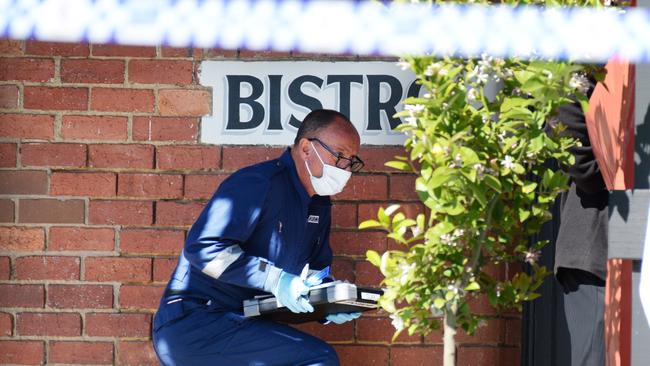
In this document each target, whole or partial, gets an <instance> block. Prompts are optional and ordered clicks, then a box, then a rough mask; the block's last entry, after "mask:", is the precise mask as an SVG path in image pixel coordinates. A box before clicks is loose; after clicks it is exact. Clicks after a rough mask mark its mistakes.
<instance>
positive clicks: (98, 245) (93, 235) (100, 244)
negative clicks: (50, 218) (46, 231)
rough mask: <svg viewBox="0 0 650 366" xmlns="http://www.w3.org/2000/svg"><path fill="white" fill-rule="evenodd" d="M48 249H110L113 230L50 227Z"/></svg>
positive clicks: (111, 248)
mask: <svg viewBox="0 0 650 366" xmlns="http://www.w3.org/2000/svg"><path fill="white" fill-rule="evenodd" d="M49 240H50V241H49V244H48V247H47V249H48V250H53V251H57V250H73V251H94V250H99V251H112V250H113V249H115V230H113V229H108V228H106V229H105V228H89V227H52V228H50V239H49Z"/></svg>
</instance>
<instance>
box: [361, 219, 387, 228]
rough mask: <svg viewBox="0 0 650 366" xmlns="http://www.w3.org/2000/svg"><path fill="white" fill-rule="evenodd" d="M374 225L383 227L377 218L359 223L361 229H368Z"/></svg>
mask: <svg viewBox="0 0 650 366" xmlns="http://www.w3.org/2000/svg"><path fill="white" fill-rule="evenodd" d="M372 227H382V225H381V223H380V222H379V221H377V220H366V221H364V222H362V223H360V224H359V229H368V228H372Z"/></svg>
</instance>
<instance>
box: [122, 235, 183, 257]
mask: <svg viewBox="0 0 650 366" xmlns="http://www.w3.org/2000/svg"><path fill="white" fill-rule="evenodd" d="M184 241H185V232H184V231H182V230H149V229H126V230H122V232H121V233H120V251H121V252H122V253H125V254H156V255H160V254H163V255H164V254H168V255H178V254H180V252H181V250H182V249H183V242H184Z"/></svg>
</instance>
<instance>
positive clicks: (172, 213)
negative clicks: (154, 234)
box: [156, 201, 205, 226]
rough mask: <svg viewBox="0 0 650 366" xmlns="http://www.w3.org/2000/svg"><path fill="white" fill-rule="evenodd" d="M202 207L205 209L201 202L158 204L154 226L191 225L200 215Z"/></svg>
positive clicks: (162, 202)
mask: <svg viewBox="0 0 650 366" xmlns="http://www.w3.org/2000/svg"><path fill="white" fill-rule="evenodd" d="M203 207H205V203H203V202H164V201H161V202H158V203H157V204H156V225H171V226H174V225H179V226H185V225H187V226H189V225H192V224H193V223H194V221H195V220H196V219H197V218H198V217H199V214H201V211H202V210H203Z"/></svg>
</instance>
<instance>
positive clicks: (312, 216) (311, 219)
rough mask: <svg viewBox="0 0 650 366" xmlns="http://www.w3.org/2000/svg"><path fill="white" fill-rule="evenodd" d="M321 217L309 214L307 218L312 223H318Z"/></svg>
mask: <svg viewBox="0 0 650 366" xmlns="http://www.w3.org/2000/svg"><path fill="white" fill-rule="evenodd" d="M319 218H320V217H319V216H316V215H309V217H308V218H307V222H308V223H310V224H318V219H319Z"/></svg>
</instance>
